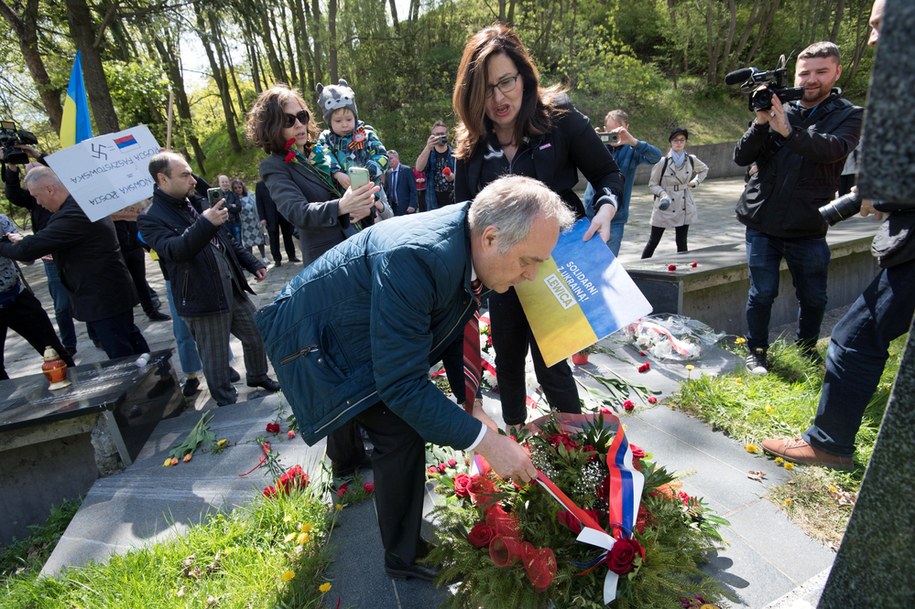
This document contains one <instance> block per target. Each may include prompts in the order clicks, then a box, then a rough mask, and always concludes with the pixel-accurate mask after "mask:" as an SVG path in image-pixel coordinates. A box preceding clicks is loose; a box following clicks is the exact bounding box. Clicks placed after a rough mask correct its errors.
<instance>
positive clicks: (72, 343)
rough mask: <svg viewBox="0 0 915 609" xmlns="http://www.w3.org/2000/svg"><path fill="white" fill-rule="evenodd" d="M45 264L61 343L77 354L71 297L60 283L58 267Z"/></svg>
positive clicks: (52, 264) (48, 263) (45, 261)
mask: <svg viewBox="0 0 915 609" xmlns="http://www.w3.org/2000/svg"><path fill="white" fill-rule="evenodd" d="M42 262H44V274H45V275H47V277H48V292H50V293H51V300H52V301H54V318H55V319H56V320H57V330H58V331H59V332H60V342H62V343H63V345H64V347H66V348H67V351H69V352H70V353H76V328H75V327H74V326H73V311H72V309H71V308H70V295H69V294H67V290H65V289H64V286H63V284H61V283H60V275H58V274H57V265H56V264H54V263H53V262H50V261H48V260H43V261H42Z"/></svg>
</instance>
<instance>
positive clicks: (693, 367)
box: [686, 364, 696, 372]
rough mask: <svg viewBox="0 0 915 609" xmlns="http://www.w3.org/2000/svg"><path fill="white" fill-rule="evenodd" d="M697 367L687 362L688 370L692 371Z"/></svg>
mask: <svg viewBox="0 0 915 609" xmlns="http://www.w3.org/2000/svg"><path fill="white" fill-rule="evenodd" d="M695 369H696V367H695V366H693V365H692V364H686V370H687V371H689V372H692V371H693V370H695Z"/></svg>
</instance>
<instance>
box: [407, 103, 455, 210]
mask: <svg viewBox="0 0 915 609" xmlns="http://www.w3.org/2000/svg"><path fill="white" fill-rule="evenodd" d="M415 167H416V171H421V172H423V173H424V174H425V176H426V209H427V210H432V209H438V208H439V207H444V206H445V205H450V204H452V203H454V151H453V150H452V149H451V144H449V143H448V125H446V124H445V123H443V122H442V121H435V124H434V125H432V133H431V134H430V135H429V138H428V139H427V140H426V146H425V147H424V148H423V149H422V151H421V152H420V153H419V156H418V157H416V165H415Z"/></svg>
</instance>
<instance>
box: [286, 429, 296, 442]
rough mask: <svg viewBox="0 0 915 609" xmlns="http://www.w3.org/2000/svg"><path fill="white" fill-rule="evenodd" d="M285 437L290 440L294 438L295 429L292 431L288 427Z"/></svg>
mask: <svg viewBox="0 0 915 609" xmlns="http://www.w3.org/2000/svg"><path fill="white" fill-rule="evenodd" d="M286 437H287V438H289V439H290V440H292V439H294V438H295V431H293V430H292V429H290V430H289V431H287V432H286Z"/></svg>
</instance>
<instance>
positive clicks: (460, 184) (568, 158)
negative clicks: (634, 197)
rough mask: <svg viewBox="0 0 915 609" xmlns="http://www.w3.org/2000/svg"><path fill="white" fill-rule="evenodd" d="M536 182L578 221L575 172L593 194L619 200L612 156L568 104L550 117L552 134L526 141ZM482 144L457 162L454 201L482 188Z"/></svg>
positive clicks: (619, 179) (580, 214) (620, 187)
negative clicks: (606, 192) (608, 194)
mask: <svg viewBox="0 0 915 609" xmlns="http://www.w3.org/2000/svg"><path fill="white" fill-rule="evenodd" d="M527 145H528V146H530V148H531V150H532V154H533V159H534V172H535V174H536V175H533V176H529V177H532V178H537V179H538V180H540V181H541V182H543V183H544V184H546V185H547V186H548V187H549V188H550V189H551V190H552V191H553V192H555V193H557V194H558V195H559V196H560V197H562V200H563V201H565V203H566V205H568V206H569V209H571V210H572V211H574V212H575V214H576V216H577V217H579V218H581V217H584V215H585V209H584V205H582V202H581V199H580V198H579V197H578V195H577V194H575V192H574V190H573V189H574V188H575V186H576V185H577V184H578V170H579V169H580V170H581V172H582V173H583V174H584V176H585V179H586V180H587V181H588V182H590V183H591V184H592V185H593V186H594V188H595V190H597V192H603V189H604V188H609V189H610V191H611V192H612V193H613V194H614V195H616V197H617V200H619V198H620V197H621V196H622V190H623V174H622V173H620V168H619V167H618V166H617V164H616V161H614V160H613V155H611V154H610V151H609V150H607V147H606V146H604V144H603V143H602V142H601V141H600V138H599V137H598V136H597V133H595V131H594V127H592V126H591V123H590V122H588V118H587V117H586V116H584V115H583V114H582V113H580V112H579V111H578V110H576V109H575V108H574V107H573V106H572V105H571V104H562V105H559V106H558V108H557V111H556V112H554V113H553V130H552V131H550V132H549V133H547V134H544V135H537V136H532V137H530V138H528V144H527ZM485 152H486V141H485V140H482V141H480V142H478V143H477V146H476V147H475V148H474V150H473V153H472V154H471V156H470V158H469V159H458V161H457V164H456V166H455V171H454V173H455V176H454V200H455V201H468V200H470V199H473V198H474V197H475V196H476V195H477V193H478V192H480V191H481V190H483V188H484V187H485V186H486V184H483V183H482V180H481V178H480V176H481V173H482V169H483V154H484V153H485Z"/></svg>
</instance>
